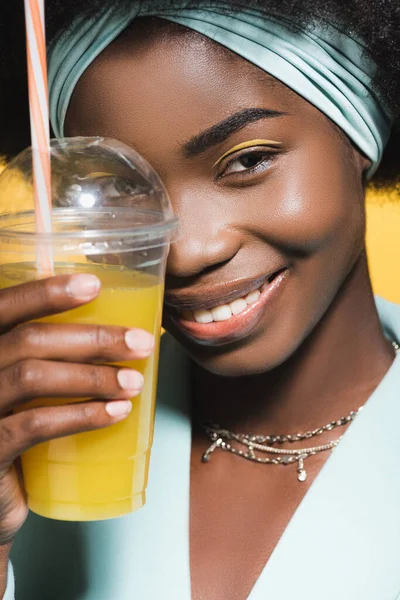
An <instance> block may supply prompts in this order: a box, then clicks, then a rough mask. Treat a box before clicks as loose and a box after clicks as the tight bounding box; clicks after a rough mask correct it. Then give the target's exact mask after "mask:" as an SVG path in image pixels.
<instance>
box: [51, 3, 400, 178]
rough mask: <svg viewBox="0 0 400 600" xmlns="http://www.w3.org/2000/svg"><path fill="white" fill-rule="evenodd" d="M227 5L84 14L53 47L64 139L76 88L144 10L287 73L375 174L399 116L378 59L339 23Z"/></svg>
mask: <svg viewBox="0 0 400 600" xmlns="http://www.w3.org/2000/svg"><path fill="white" fill-rule="evenodd" d="M227 8H229V7H227V5H224V4H222V3H221V4H218V6H213V7H208V6H207V7H202V8H201V9H196V8H184V7H182V8H174V9H171V8H170V9H157V11H155V10H151V7H150V8H149V6H148V5H147V6H146V4H145V3H143V2H140V0H132V4H131V6H130V7H129V8H127V9H126V10H125V11H124V12H122V11H121V10H118V9H116V8H113V7H112V8H108V9H105V10H103V12H102V13H101V14H100V15H96V17H95V18H92V19H85V20H78V21H76V22H75V23H74V24H73V26H72V27H70V28H69V29H68V30H67V31H66V32H65V33H64V34H63V35H62V36H61V37H60V38H59V39H58V40H56V41H55V43H54V44H53V45H52V47H51V48H50V50H49V88H50V118H51V123H52V127H53V131H54V133H55V135H56V136H57V137H63V135H64V121H65V115H66V112H67V109H68V105H69V102H70V99H71V95H72V92H73V90H74V88H75V86H76V84H77V83H78V81H79V79H80V77H81V76H82V74H83V73H84V71H85V70H86V69H87V68H88V66H89V65H90V64H91V63H92V62H93V61H94V59H95V58H96V57H97V56H98V55H99V54H100V53H101V52H102V51H103V50H104V49H105V48H106V47H107V46H108V45H109V44H111V42H112V41H113V40H115V39H116V38H117V37H118V35H119V34H120V33H121V32H122V31H123V30H124V29H126V27H127V26H128V25H129V24H130V23H131V22H132V21H133V20H134V19H135V18H137V17H139V16H141V17H142V16H159V17H161V18H164V19H167V20H169V21H173V22H174V23H177V24H180V25H183V26H185V27H187V28H189V29H192V30H194V31H197V32H199V33H201V34H203V35H205V36H207V37H209V38H211V39H212V40H214V41H216V42H218V43H219V44H221V45H222V46H225V47H226V48H228V49H229V50H231V51H232V52H235V53H236V54H238V55H240V56H242V57H243V58H245V59H246V60H248V61H249V62H251V63H253V64H254V65H256V66H257V67H259V68H261V69H262V70H263V71H265V72H266V73H268V74H270V75H272V76H273V77H275V78H276V79H279V80H280V81H282V82H283V83H284V84H286V85H287V86H288V87H290V88H291V89H292V90H294V91H295V92H297V93H298V94H299V95H300V96H302V97H303V98H305V99H306V100H308V101H309V102H311V103H312V104H313V105H314V106H316V107H317V108H318V109H319V110H320V111H321V112H322V113H324V114H325V115H327V116H328V117H329V118H330V119H331V120H332V121H333V122H334V123H336V124H337V125H338V126H339V127H341V129H342V130H343V131H344V132H345V133H346V134H347V135H348V137H349V138H350V139H351V140H352V141H353V142H354V143H355V144H356V146H358V148H360V150H362V151H363V152H364V153H365V155H366V156H367V157H368V158H370V159H371V161H372V167H371V169H370V172H369V176H371V175H372V174H373V172H374V171H375V170H376V168H377V167H378V165H379V162H380V160H381V158H382V153H383V149H384V147H385V144H386V142H387V140H388V138H389V133H390V126H391V121H392V119H391V115H390V113H389V111H388V110H385V107H384V105H383V103H382V101H381V100H380V99H379V97H378V95H377V93H376V91H375V90H374V88H373V85H372V78H373V76H374V73H375V71H376V65H375V63H373V62H372V60H371V59H369V58H368V57H367V56H366V51H365V48H364V47H363V45H362V43H361V42H360V41H358V40H355V39H354V38H352V37H349V36H348V35H346V34H344V33H342V32H341V31H339V30H338V29H337V28H336V27H334V26H332V25H329V26H318V27H317V26H314V27H310V28H308V29H307V30H305V31H301V30H297V29H294V28H293V25H291V24H290V23H288V22H287V21H286V22H285V20H282V19H279V20H278V19H276V18H274V17H272V16H268V17H266V16H265V15H263V14H261V13H260V12H258V11H256V10H252V9H248V8H238V9H237V11H235V12H233V13H232V12H228V11H227Z"/></svg>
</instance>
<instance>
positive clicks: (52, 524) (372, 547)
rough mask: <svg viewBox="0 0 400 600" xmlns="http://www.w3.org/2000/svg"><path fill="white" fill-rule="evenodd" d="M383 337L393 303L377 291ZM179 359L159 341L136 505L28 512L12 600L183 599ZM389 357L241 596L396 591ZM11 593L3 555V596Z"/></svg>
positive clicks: (183, 433)
mask: <svg viewBox="0 0 400 600" xmlns="http://www.w3.org/2000/svg"><path fill="white" fill-rule="evenodd" d="M377 302H378V309H379V313H380V316H381V320H382V323H383V326H384V328H385V331H386V333H387V335H388V337H389V338H390V339H394V340H400V307H398V306H395V305H393V304H390V303H388V302H385V301H381V300H378V301H377ZM189 373H190V369H189V364H188V358H187V357H186V355H185V354H184V352H183V350H182V349H181V348H180V347H179V346H178V344H177V343H176V342H175V341H174V340H173V339H172V338H171V337H169V336H164V339H163V342H162V352H161V362H160V379H159V394H158V403H157V414H156V425H155V438H154V439H155V441H154V447H153V453H152V461H151V469H150V481H149V488H148V495H147V504H146V505H145V507H144V508H142V509H141V510H139V511H138V512H137V513H134V514H132V515H129V516H126V517H122V518H120V519H114V520H111V521H102V522H93V523H64V522H58V521H52V520H47V519H43V518H41V517H38V516H36V515H34V514H30V516H29V517H28V520H27V522H26V524H25V525H24V527H23V528H22V530H21V532H20V533H19V535H18V536H17V539H16V540H15V543H14V546H13V551H12V563H13V567H14V573H15V589H16V592H15V594H16V595H15V598H16V600H169V599H171V600H190V571H189V462H190V445H191V430H190V419H189V411H188V399H189ZM399 390H400V356H398V357H397V358H396V360H395V361H394V363H393V365H392V366H391V368H390V370H389V371H388V373H387V374H386V376H385V377H384V379H383V380H382V382H381V383H380V385H379V386H378V388H377V389H376V390H375V392H374V393H373V394H372V396H371V397H370V399H369V400H368V402H367V404H366V405H365V407H364V409H363V410H362V411H361V413H360V414H359V416H358V417H357V419H356V420H355V421H354V423H352V424H351V426H350V427H349V428H348V430H347V431H346V433H345V434H344V436H343V439H342V441H341V443H340V444H339V446H338V447H337V448H336V449H335V450H334V451H333V452H332V454H331V456H330V457H329V458H328V460H327V462H326V463H325V465H324V467H323V468H322V470H321V472H320V473H319V475H318V476H317V478H316V479H315V481H314V483H313V484H312V486H311V488H310V490H309V491H308V492H307V494H306V496H305V498H304V500H303V502H302V503H301V504H300V506H299V508H298V509H297V510H296V512H295V514H294V516H293V518H292V519H291V521H290V523H289V525H288V527H287V529H286V530H285V532H284V534H283V536H282V538H281V539H280V541H279V543H278V544H277V546H276V548H275V550H274V552H273V554H272V556H271V558H270V560H269V561H268V563H267V564H266V566H265V568H264V570H263V572H262V574H261V576H260V577H259V579H258V581H257V583H256V585H255V587H254V588H253V590H252V592H251V594H250V596H249V598H248V600H265V599H266V598H268V597H269V596H270V595H271V594H274V595H275V594H276V595H277V596H278V597H279V598H280V600H292V599H294V598H297V599H298V600H339V599H340V600H396V599H398V600H400V431H399V424H400V397H399V396H400V394H399ZM13 599H14V577H13V570H12V567H11V564H10V568H9V581H8V588H7V591H6V594H5V600H13Z"/></svg>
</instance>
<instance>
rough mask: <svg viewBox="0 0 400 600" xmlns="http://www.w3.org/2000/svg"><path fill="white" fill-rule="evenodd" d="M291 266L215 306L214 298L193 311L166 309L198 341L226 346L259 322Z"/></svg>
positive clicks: (184, 330) (241, 336) (247, 332)
mask: <svg viewBox="0 0 400 600" xmlns="http://www.w3.org/2000/svg"><path fill="white" fill-rule="evenodd" d="M287 276H288V269H287V268H281V269H279V270H277V271H275V272H274V273H273V274H272V275H270V276H268V277H267V278H266V277H264V282H263V283H262V285H259V286H258V287H255V286H256V285H257V283H258V281H257V282H254V286H253V289H252V290H251V291H250V292H246V293H244V294H243V293H242V294H241V295H239V294H240V292H238V291H237V290H236V297H234V298H232V299H229V300H230V301H229V302H228V301H225V302H224V303H222V302H219V303H215V304H214V305H211V304H210V302H211V301H210V300H207V301H206V302H204V304H203V306H202V307H197V308H194V309H192V310H189V309H187V308H185V309H178V308H176V307H174V308H173V307H170V306H168V305H167V307H166V310H167V312H168V313H169V315H170V316H171V318H172V319H173V320H174V321H175V322H176V324H177V325H178V326H179V328H180V329H181V330H182V331H183V332H184V333H185V334H186V335H187V336H189V337H191V338H193V339H195V340H196V341H197V342H200V343H203V344H210V345H222V344H225V343H229V342H232V341H235V340H238V339H240V338H243V337H244V336H246V335H248V334H249V333H250V331H251V330H252V329H254V327H255V326H256V325H257V323H258V322H259V320H260V318H261V316H262V314H263V313H264V309H265V307H266V306H267V305H268V304H269V303H270V302H272V300H273V299H274V298H275V297H276V296H277V294H278V292H279V291H280V289H281V287H282V284H283V283H284V281H285V280H286V279H287Z"/></svg>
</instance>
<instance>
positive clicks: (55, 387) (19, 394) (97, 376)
mask: <svg viewBox="0 0 400 600" xmlns="http://www.w3.org/2000/svg"><path fill="white" fill-rule="evenodd" d="M142 387H143V375H142V374H141V373H139V372H138V371H134V370H133V369H126V368H119V367H109V366H102V365H82V364H75V363H60V362H53V361H44V360H37V359H32V358H29V359H26V360H22V361H20V362H18V363H15V364H14V365H12V366H11V367H7V368H6V369H3V371H1V373H0V390H1V396H0V411H1V412H2V413H3V414H4V413H5V412H7V411H9V410H10V409H11V408H15V407H16V406H18V405H20V404H22V403H24V402H26V401H28V400H32V399H34V398H88V397H97V398H133V397H134V396H137V395H138V394H139V393H140V391H141V389H142Z"/></svg>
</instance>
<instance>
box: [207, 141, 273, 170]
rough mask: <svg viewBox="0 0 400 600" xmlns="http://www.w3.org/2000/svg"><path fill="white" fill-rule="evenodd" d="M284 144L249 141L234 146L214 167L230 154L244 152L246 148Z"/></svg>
mask: <svg viewBox="0 0 400 600" xmlns="http://www.w3.org/2000/svg"><path fill="white" fill-rule="evenodd" d="M281 145H282V142H277V141H275V140H249V141H248V142H242V143H241V144H237V146H233V148H231V149H230V150H228V151H227V152H225V154H223V155H222V156H221V157H220V158H219V159H218V160H217V161H216V162H215V163H214V165H213V167H217V166H218V165H219V164H220V162H221V161H223V160H224V158H226V157H227V156H229V155H230V154H233V153H234V152H237V151H238V150H244V149H245V148H251V146H281Z"/></svg>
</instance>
